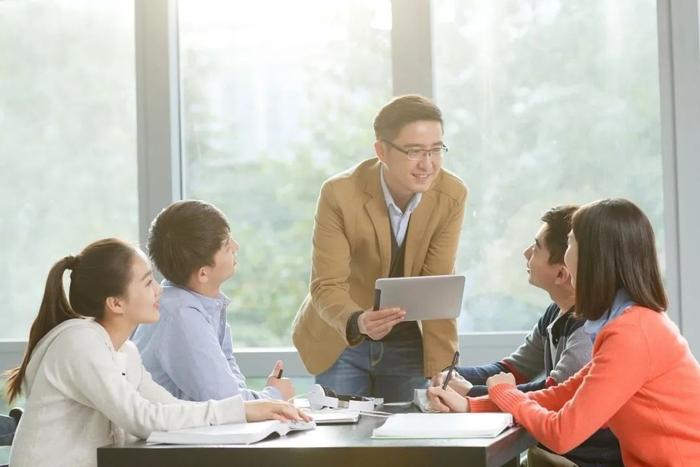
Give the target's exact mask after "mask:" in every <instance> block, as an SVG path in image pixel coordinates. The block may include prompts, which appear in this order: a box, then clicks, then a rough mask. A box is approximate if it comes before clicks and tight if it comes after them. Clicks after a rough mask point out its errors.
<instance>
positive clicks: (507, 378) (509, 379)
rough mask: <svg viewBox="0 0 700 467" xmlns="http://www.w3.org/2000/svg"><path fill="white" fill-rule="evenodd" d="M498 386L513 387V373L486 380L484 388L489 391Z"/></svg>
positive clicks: (499, 374) (500, 374)
mask: <svg viewBox="0 0 700 467" xmlns="http://www.w3.org/2000/svg"><path fill="white" fill-rule="evenodd" d="M499 384H507V385H508V386H511V387H515V376H513V373H498V374H497V375H493V376H491V377H490V378H489V379H487V380H486V387H487V388H488V389H489V391H490V390H491V388H492V387H494V386H497V385H499Z"/></svg>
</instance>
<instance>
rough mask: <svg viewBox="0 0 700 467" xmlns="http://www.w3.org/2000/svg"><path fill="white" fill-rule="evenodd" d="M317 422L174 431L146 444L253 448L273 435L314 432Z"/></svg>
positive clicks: (273, 422)
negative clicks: (223, 445)
mask: <svg viewBox="0 0 700 467" xmlns="http://www.w3.org/2000/svg"><path fill="white" fill-rule="evenodd" d="M314 428H316V424H315V423H314V422H280V421H277V420H270V421H266V422H252V423H233V424H230V425H217V426H205V427H200V428H188V429H185V430H174V431H154V432H153V433H151V436H149V437H148V439H147V440H146V442H147V443H150V444H250V443H256V442H258V441H260V440H262V439H265V438H267V437H268V436H270V435H271V434H272V433H277V434H279V435H280V436H284V435H286V434H287V433H289V432H290V431H298V430H313V429H314Z"/></svg>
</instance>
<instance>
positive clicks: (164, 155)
mask: <svg viewBox="0 0 700 467" xmlns="http://www.w3.org/2000/svg"><path fill="white" fill-rule="evenodd" d="M134 2H135V11H134V14H135V19H134V21H135V49H136V53H135V60H136V86H137V93H136V99H137V112H138V114H137V131H138V190H139V238H140V239H141V243H142V244H145V239H146V235H147V232H148V227H149V225H150V223H151V220H152V219H153V218H154V216H155V215H156V214H157V213H158V212H159V211H160V210H161V209H162V208H163V207H165V206H167V205H168V204H169V203H171V202H172V201H175V200H179V199H181V198H182V193H183V170H182V150H181V133H180V122H181V120H180V98H181V93H180V77H179V63H178V18H177V0H134ZM431 8H432V4H431V1H430V0H400V1H399V0H392V32H391V39H392V53H391V60H392V71H393V78H392V79H393V93H394V94H395V95H398V94H403V93H409V92H415V93H420V94H423V95H426V96H432V95H433V57H432V55H433V54H432V47H433V46H432V42H431V38H432V35H431V27H432V21H431ZM657 24H658V53H659V78H660V79H659V84H660V100H661V102H660V112H661V114H660V115H661V141H662V158H663V164H662V165H663V182H664V217H665V228H666V235H665V241H666V279H667V281H666V284H667V290H668V294H669V299H670V303H671V308H670V310H669V314H670V316H671V318H672V319H673V320H674V321H675V322H676V323H677V324H678V326H679V327H680V329H681V331H682V332H683V334H684V336H685V337H686V339H688V341H689V343H690V345H691V348H692V350H693V351H694V353H695V354H696V355H700V316H699V315H698V314H697V313H694V305H695V306H697V305H696V304H697V303H700V288H699V287H697V286H696V284H699V283H700V268H697V267H696V265H697V264H700V243H698V242H697V241H696V239H697V238H700V216H697V215H696V208H695V205H694V202H695V200H697V199H700V185H699V184H697V183H696V180H695V179H696V178H697V176H698V175H700V155H698V153H697V148H700V131H698V130H700V128H698V124H697V122H700V88H698V87H697V85H696V83H698V82H700V33H699V30H700V5H699V2H698V0H678V1H676V0H674V1H673V2H671V1H670V0H658V1H657ZM524 335H525V332H491V333H483V332H482V333H468V334H461V335H460V354H461V355H462V360H461V363H462V364H477V363H483V362H488V361H492V360H496V359H498V358H501V357H502V356H503V355H504V354H506V353H508V352H509V351H511V350H512V349H513V348H515V347H516V346H517V345H519V344H520V343H521V342H522V339H523V337H524ZM25 344H26V342H25V341H18V340H12V339H0V365H2V368H7V367H10V366H12V365H15V364H17V362H18V361H19V360H20V359H21V355H22V352H23V349H24V346H25ZM236 353H237V357H238V360H239V363H240V365H241V368H242V370H243V372H244V373H245V374H246V375H248V376H250V377H261V376H266V374H263V373H266V369H267V368H271V367H272V365H273V364H274V362H275V360H277V359H278V358H283V359H284V360H285V364H286V367H285V373H286V374H288V375H289V376H308V373H307V372H306V370H305V368H304V366H303V364H302V362H301V360H300V359H299V356H298V354H297V352H296V350H295V349H294V348H292V347H284V348H262V349H238V350H237V352H236Z"/></svg>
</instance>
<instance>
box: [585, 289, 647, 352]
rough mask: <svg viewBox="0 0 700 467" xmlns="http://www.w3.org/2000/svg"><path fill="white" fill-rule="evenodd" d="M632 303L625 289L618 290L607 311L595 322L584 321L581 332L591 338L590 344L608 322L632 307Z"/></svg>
mask: <svg viewBox="0 0 700 467" xmlns="http://www.w3.org/2000/svg"><path fill="white" fill-rule="evenodd" d="M634 304H635V303H634V301H632V298H631V297H630V295H629V293H627V291H626V290H625V289H620V290H618V291H617V293H616V294H615V299H614V300H613V304H612V306H611V307H610V309H609V310H607V311H606V312H605V313H603V315H602V316H601V317H600V318H598V319H596V320H590V319H589V320H586V322H585V323H584V324H583V330H584V331H585V332H586V334H588V336H589V337H590V338H591V341H592V342H595V338H596V336H598V333H600V331H601V329H603V328H604V327H605V326H606V325H607V324H608V323H610V321H612V320H614V319H615V318H617V317H618V316H620V315H621V314H622V313H623V312H624V311H625V310H626V309H627V308H629V307H631V306H632V305H634Z"/></svg>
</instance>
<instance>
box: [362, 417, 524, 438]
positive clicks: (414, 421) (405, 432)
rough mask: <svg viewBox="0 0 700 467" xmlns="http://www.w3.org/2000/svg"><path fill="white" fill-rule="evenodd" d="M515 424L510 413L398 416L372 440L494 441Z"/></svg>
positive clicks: (387, 423) (374, 433)
mask: <svg viewBox="0 0 700 467" xmlns="http://www.w3.org/2000/svg"><path fill="white" fill-rule="evenodd" d="M512 424H513V416H512V415H511V414H509V413H407V414H396V415H393V416H391V417H389V418H388V419H387V421H386V422H384V425H382V426H380V427H379V428H376V429H375V430H374V432H373V433H372V438H494V437H496V436H498V435H499V434H500V433H501V432H502V431H503V430H505V429H506V428H508V427H509V426H511V425H512Z"/></svg>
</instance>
